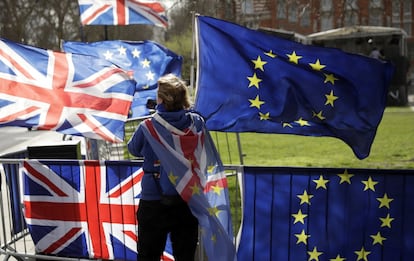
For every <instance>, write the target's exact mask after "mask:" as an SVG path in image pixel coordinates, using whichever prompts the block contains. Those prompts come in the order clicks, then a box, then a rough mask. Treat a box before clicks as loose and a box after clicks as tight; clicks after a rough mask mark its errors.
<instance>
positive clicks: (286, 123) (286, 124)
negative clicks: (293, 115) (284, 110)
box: [282, 122, 293, 128]
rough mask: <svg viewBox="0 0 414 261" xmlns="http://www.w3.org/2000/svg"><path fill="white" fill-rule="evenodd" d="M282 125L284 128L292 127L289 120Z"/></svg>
mask: <svg viewBox="0 0 414 261" xmlns="http://www.w3.org/2000/svg"><path fill="white" fill-rule="evenodd" d="M282 126H283V128H285V127H289V128H293V126H292V124H290V123H289V122H284V123H283V124H282Z"/></svg>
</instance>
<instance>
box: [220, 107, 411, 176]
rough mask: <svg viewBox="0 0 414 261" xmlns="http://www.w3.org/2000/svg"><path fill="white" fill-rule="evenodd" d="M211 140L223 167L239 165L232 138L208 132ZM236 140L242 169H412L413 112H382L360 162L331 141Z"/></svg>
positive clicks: (255, 136) (288, 138) (246, 137)
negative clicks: (284, 167) (248, 167)
mask: <svg viewBox="0 0 414 261" xmlns="http://www.w3.org/2000/svg"><path fill="white" fill-rule="evenodd" d="M212 137H213V139H214V141H215V143H216V146H217V149H218V150H219V152H220V155H221V158H222V160H223V163H224V164H226V165H239V164H240V156H239V155H240V153H239V150H238V146H237V136H236V134H235V133H221V132H220V133H219V132H212ZM239 139H240V144H241V150H242V153H243V154H244V157H243V163H244V164H243V165H248V166H291V167H333V168H334V167H338V168H344V167H346V168H375V169H376V168H379V169H412V168H414V111H413V110H412V109H410V108H409V107H389V108H387V109H386V111H385V113H384V116H383V119H382V121H381V123H380V125H379V127H378V131H377V135H376V137H375V139H374V143H373V144H372V147H371V153H370V155H369V156H368V157H367V158H365V159H363V160H359V159H358V158H357V157H356V156H355V155H354V153H353V152H352V150H351V148H350V147H349V146H348V145H346V144H345V143H344V142H343V141H341V140H340V139H337V138H332V137H309V136H299V135H286V134H283V135H282V134H260V133H240V134H239Z"/></svg>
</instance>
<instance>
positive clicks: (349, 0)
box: [345, 0, 358, 10]
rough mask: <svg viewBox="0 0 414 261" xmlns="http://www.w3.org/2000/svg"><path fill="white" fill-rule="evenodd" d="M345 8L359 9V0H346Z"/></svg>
mask: <svg viewBox="0 0 414 261" xmlns="http://www.w3.org/2000/svg"><path fill="white" fill-rule="evenodd" d="M345 10H358V3H357V0H345Z"/></svg>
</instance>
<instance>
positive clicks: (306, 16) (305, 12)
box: [299, 4, 311, 26]
mask: <svg viewBox="0 0 414 261" xmlns="http://www.w3.org/2000/svg"><path fill="white" fill-rule="evenodd" d="M310 10H311V7H310V5H309V4H307V5H305V6H302V7H301V11H300V14H299V17H300V24H301V25H302V26H310V20H311V18H310V16H311V15H310Z"/></svg>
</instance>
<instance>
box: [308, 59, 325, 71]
mask: <svg viewBox="0 0 414 261" xmlns="http://www.w3.org/2000/svg"><path fill="white" fill-rule="evenodd" d="M309 65H310V66H311V67H312V69H314V70H315V71H320V70H322V69H323V68H325V67H326V65H323V64H321V62H320V61H319V59H317V60H316V62H315V63H310V64H309Z"/></svg>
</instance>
